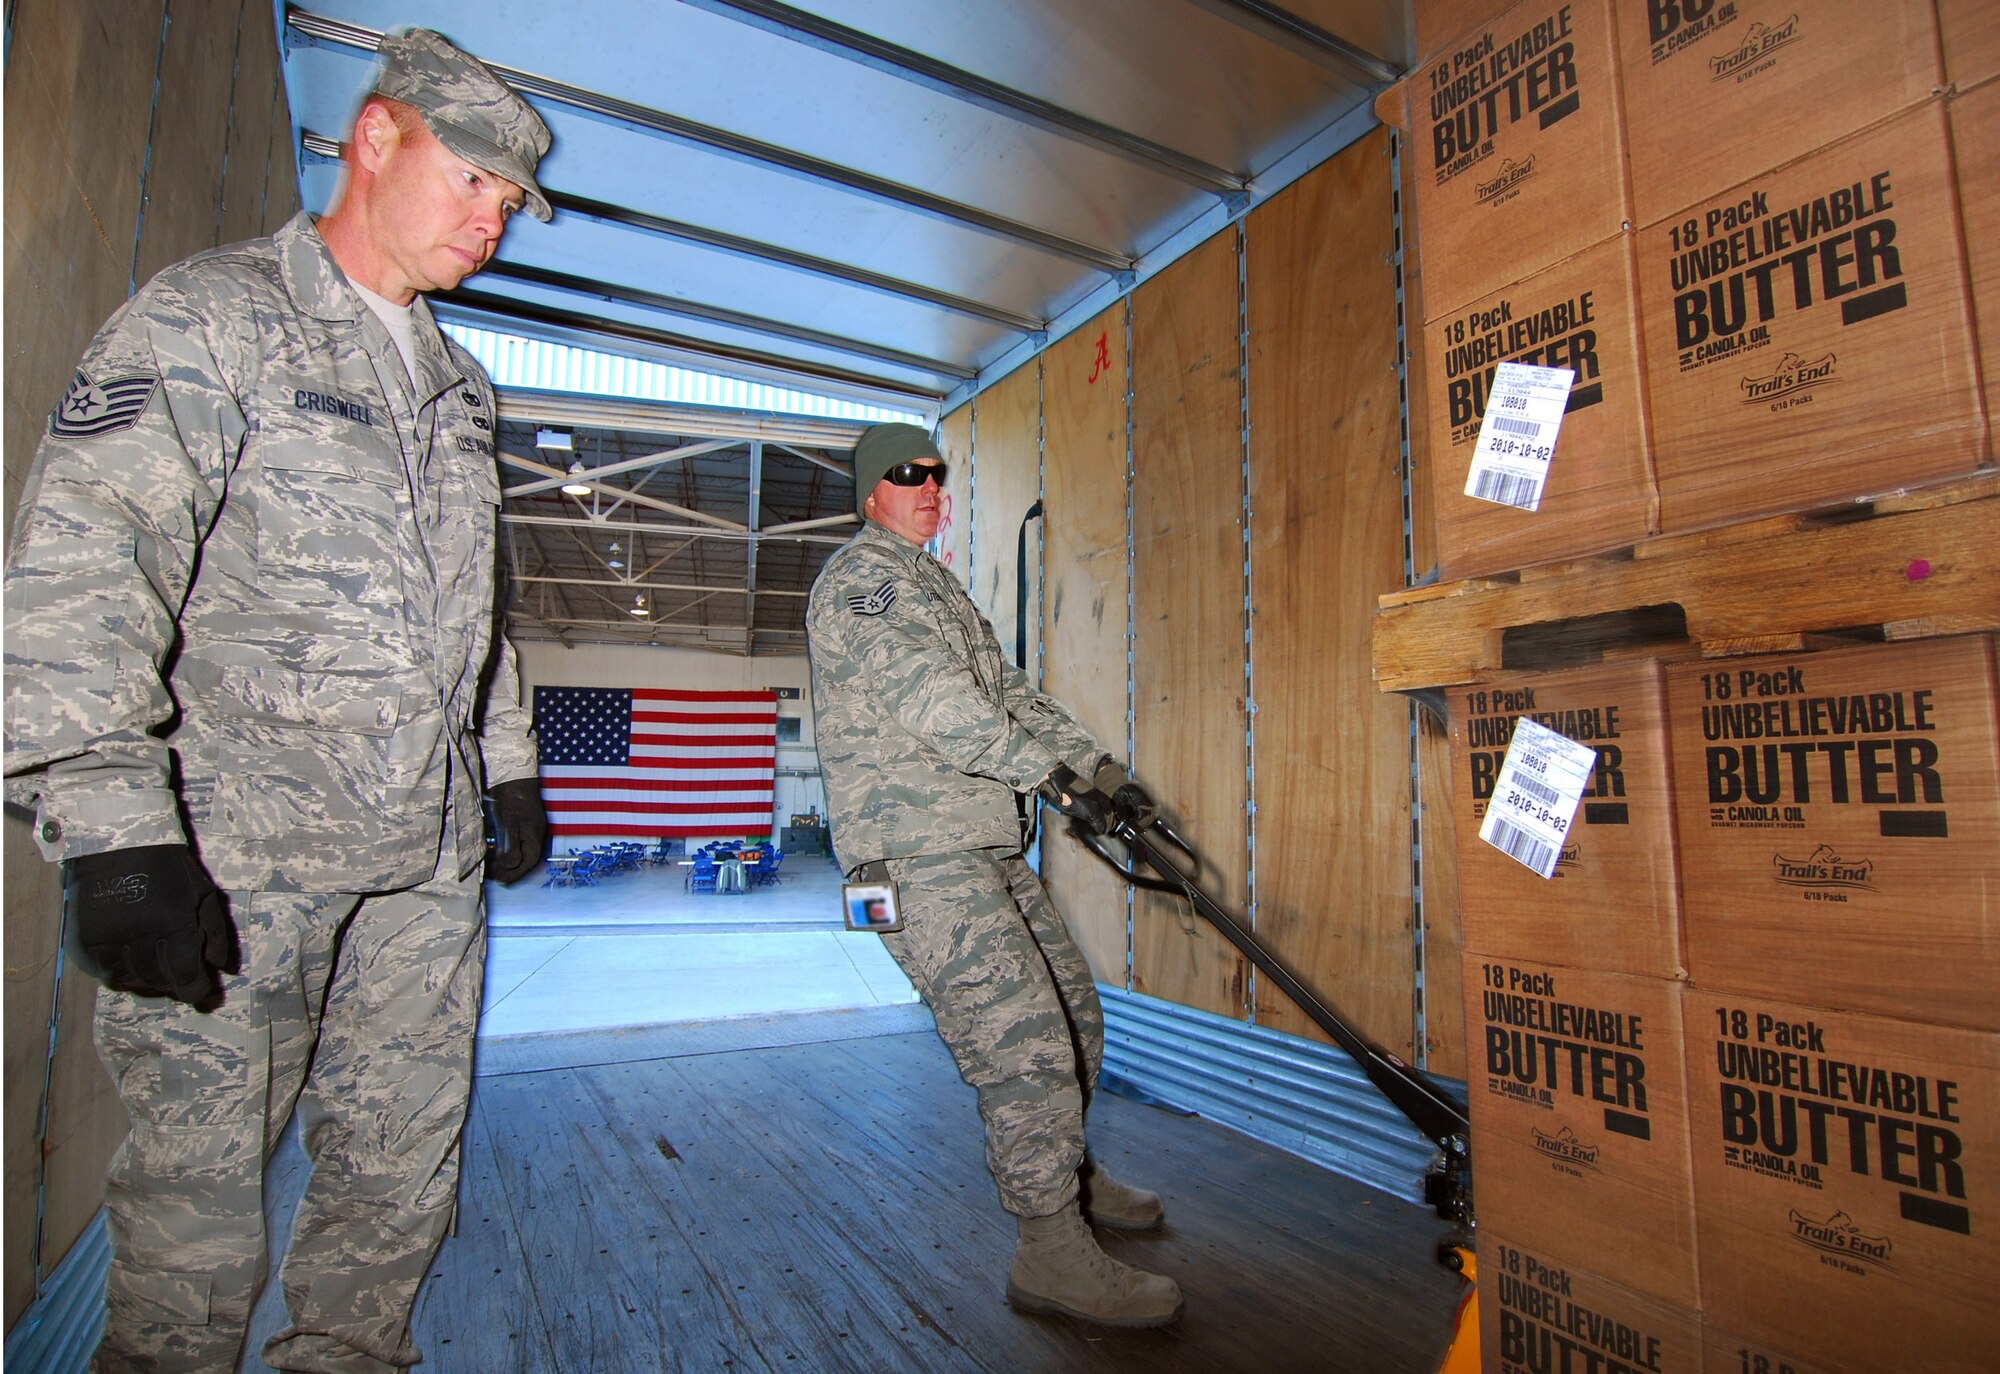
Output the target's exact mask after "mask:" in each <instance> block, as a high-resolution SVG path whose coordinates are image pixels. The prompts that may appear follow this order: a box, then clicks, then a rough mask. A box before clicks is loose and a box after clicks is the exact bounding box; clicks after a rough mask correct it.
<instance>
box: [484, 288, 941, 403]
mask: <svg viewBox="0 0 2000 1374" xmlns="http://www.w3.org/2000/svg"><path fill="white" fill-rule="evenodd" d="M485 273H486V275H487V276H488V277H497V278H500V279H501V280H504V281H517V282H525V283H527V284H528V285H531V286H545V287H548V288H549V289H550V290H552V291H563V292H567V293H569V294H571V295H578V296H588V297H591V298H593V299H595V300H603V301H616V302H620V303H622V304H625V305H636V306H640V307H642V308H644V309H647V310H657V311H659V312H660V313H661V314H663V315H678V316H681V317H683V318H686V319H691V320H701V321H703V322H704V323H707V324H718V325H721V326H722V327H724V328H725V329H741V330H744V331H745V332H747V333H751V334H762V335H764V336H766V337H767V338H773V339H789V340H791V341H792V342H793V343H802V344H805V345H807V346H808V347H811V348H823V349H826V350H827V351H828V352H830V353H846V354H850V355H852V356H854V357H857V358H870V359H873V360H874V361H876V362H878V363H888V364H890V365H891V366H893V367H906V368H908V369H910V370H911V371H912V372H929V373H934V374H936V375H938V376H940V377H956V378H958V379H959V380H961V381H966V380H970V379H971V378H972V377H974V376H976V375H977V371H976V369H974V368H970V367H967V366H965V365H964V364H963V363H953V362H946V361H945V360H944V359H942V358H926V357H924V356H922V355H921V354H917V353H905V352H904V351H903V350H902V349H900V348H886V347H884V346H883V345H881V344H872V343H865V342H863V341H862V340H860V339H848V338H843V337H841V336H840V335H838V334H828V333H825V332H823V331H821V330H818V329H807V328H805V327H804V326H802V325H796V324H786V323H784V322H783V321H781V320H771V319H765V318H764V317H763V316H761V315H746V314H744V313H743V312H742V311H739V310H730V309H726V308H725V307H723V306H719V305H703V304H702V303H700V302H699V301H688V300H682V299H681V298H680V297H678V296H665V295H661V294H660V293H659V292H657V291H648V290H646V289H644V288H643V287H638V286H619V285H617V284H615V283H613V282H604V281H597V280H595V279H593V278H590V277H578V276H572V275H571V274H569V273H567V272H551V271H549V270H548V269H547V268H545V267H528V266H525V265H523V264H521V263H514V262H505V261H502V260H499V259H495V260H494V261H492V262H490V263H488V264H487V265H486V269H485Z"/></svg>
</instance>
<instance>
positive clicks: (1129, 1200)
mask: <svg viewBox="0 0 2000 1374" xmlns="http://www.w3.org/2000/svg"><path fill="white" fill-rule="evenodd" d="M1077 1180H1078V1181H1079V1182H1080V1183H1081V1184H1082V1186H1083V1195H1082V1197H1081V1199H1080V1200H1081V1202H1082V1203H1083V1214H1084V1215H1085V1216H1087V1217H1089V1218H1090V1220H1091V1223H1092V1224H1093V1225H1096V1226H1110V1227H1113V1228H1114V1229H1116V1230H1120V1231H1151V1230H1153V1229H1154V1228H1155V1227H1157V1226H1159V1225H1160V1223H1161V1222H1163V1221H1165V1220H1166V1219H1167V1213H1166V1209H1165V1208H1164V1207H1162V1206H1160V1195H1159V1194H1158V1193H1154V1192H1149V1191H1147V1190H1146V1189H1144V1188H1134V1187H1133V1186H1132V1185H1131V1184H1129V1183H1121V1182H1119V1181H1118V1180H1117V1179H1115V1178H1113V1177H1112V1176H1111V1175H1110V1174H1109V1173H1107V1172H1106V1171H1105V1168H1104V1166H1103V1165H1102V1164H1099V1163H1098V1162H1097V1161H1096V1160H1094V1159H1088V1158H1086V1159H1085V1160H1084V1164H1083V1168H1082V1170H1080V1171H1079V1172H1078V1174H1077Z"/></svg>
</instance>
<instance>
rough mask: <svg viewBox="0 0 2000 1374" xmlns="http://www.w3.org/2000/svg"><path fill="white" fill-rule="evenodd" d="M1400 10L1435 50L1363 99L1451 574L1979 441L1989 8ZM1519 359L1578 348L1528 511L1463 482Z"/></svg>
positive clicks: (1872, 485) (1997, 133) (1775, 501)
mask: <svg viewBox="0 0 2000 1374" xmlns="http://www.w3.org/2000/svg"><path fill="white" fill-rule="evenodd" d="M1416 13H1417V34H1418V40H1419V47H1420V50H1421V51H1423V52H1424V53H1425V54H1426V55H1425V58H1424V60H1423V62H1422V63H1420V65H1419V66H1418V68H1417V69H1416V70H1415V71H1414V72H1413V73H1412V75H1411V76H1410V77H1409V78H1407V79H1406V80H1405V81H1403V82H1402V83H1399V84H1398V85H1397V86H1395V87H1392V88H1391V89H1390V90H1389V91H1388V92H1386V93H1385V94H1384V95H1383V96H1382V97H1381V98H1380V99H1379V100H1378V102H1377V110H1378V112H1379V113H1380V114H1381V115H1382V117H1383V118H1384V120H1385V121H1387V122H1391V123H1394V124H1396V125H1398V126H1399V127H1400V129H1401V131H1402V135H1403V136H1402V140H1401V145H1400V146H1401V152H1402V156H1403V157H1404V158H1405V159H1406V160H1409V161H1411V162H1413V163H1415V164H1416V165H1415V169H1414V172H1413V174H1412V176H1411V178H1410V179H1411V182H1412V184H1413V194H1412V196H1411V197H1410V203H1409V205H1408V206H1407V207H1406V208H1407V212H1408V215H1409V217H1410V218H1411V219H1413V220H1414V225H1413V226H1412V231H1411V233H1410V234H1409V238H1410V240H1411V241H1412V242H1414V243H1416V244H1418V245H1419V249H1420V252H1421V262H1419V263H1417V264H1416V265H1415V268H1414V271H1412V272H1411V273H1410V279H1411V280H1412V281H1415V282H1417V283H1419V284H1420V287H1421V300H1420V301H1419V302H1418V305H1417V309H1416V310H1415V311H1414V312H1413V313H1414V315H1415V316H1416V317H1417V318H1419V319H1421V320H1422V322H1423V328H1422V337H1421V345H1420V347H1418V348H1414V349H1413V350H1412V353H1413V359H1414V360H1417V361H1420V363H1421V366H1422V368H1423V370H1424V374H1425V375H1424V376H1422V377H1421V378H1419V377H1414V376H1413V378H1412V382H1411V388H1410V390H1411V398H1412V405H1413V407H1415V406H1418V405H1421V406H1422V407H1423V411H1424V415H1423V419H1422V422H1421V423H1419V424H1417V425H1415V426H1413V432H1414V433H1416V434H1417V435H1419V436H1421V438H1422V440H1423V447H1424V449H1425V451H1424V452H1421V453H1418V454H1415V455H1413V456H1414V457H1415V459H1416V461H1417V464H1418V467H1419V470H1420V471H1422V472H1424V473H1425V474H1426V477H1427V480H1428V481H1429V483H1430V486H1431V494H1432V500H1433V502H1434V504H1435V506H1436V508H1437V510H1438V521H1439V547H1440V555H1439V572H1440V575H1441V576H1443V577H1445V578H1446V579H1457V578H1466V577H1476V576H1486V575H1491V574H1495V573H1500V572H1506V571H1511V570H1513V569H1516V568H1520V567H1522V566H1525V565H1527V564H1530V563H1534V562H1543V561H1549V560H1552V559H1560V558H1568V557H1573V556H1577V555H1580V554H1588V553H1593V552H1601V551H1604V550H1609V549H1615V548H1619V547H1622V546H1626V545H1630V544H1633V543H1636V542H1638V541H1640V540H1643V539H1644V538H1645V537H1646V536H1647V535H1649V534H1656V533H1668V532H1678V531H1685V530H1692V529H1698V528H1704V527H1709V526H1714V525H1719V524H1726V523H1732V522H1735V521H1740V520H1745V519H1750V518H1754V517H1756V516H1761V515H1767V514H1773V513H1778V512H1782V511H1788V510H1796V509H1803V508H1808V507H1813V506H1820V505H1826V504H1829V503H1839V502H1846V501H1853V500H1865V499H1867V498H1870V497H1875V496H1881V495H1884V494H1886V493H1889V492H1893V491H1897V490H1901V489H1904V488H1907V487H1910V486H1914V485H1918V484H1922V483H1928V482H1933V481H1939V480H1944V479H1947V478H1950V477H1954V476H1958V475H1962V474H1966V473H1969V472H1972V471H1975V470H1977V469H1978V468H1979V467H1981V466H1982V465H1985V464H1988V463H1990V462H1991V461H1992V455H1993V445H1992V442H1991V439H1990V436H1989V433H1988V418H1987V417H1988V414H1989V412H1990V411H1991V410H1992V409H1993V405H1992V404H1991V403H1990V402H1989V397H1990V396H1996V395H2000V289H1996V288H2000V261H1996V259H2000V237H1996V236H2000V214H1995V213H1992V212H1991V211H1992V210H1994V209H2000V207H1995V206H1992V205H1991V200H1992V198H1993V197H1994V195H1995V194H1996V193H1995V192H1994V191H1993V190H1992V189H1991V188H1992V187H1994V186H1995V185H2000V179H1996V178H1995V177H1993V176H1991V175H1978V174H1977V171H1976V170H1975V169H1976V168H1982V167H1985V166H1986V165H1988V164H1990V163H1991V162H1992V161H1993V160H1994V159H1995V158H1996V157H2000V152H1997V151H1996V149H2000V89H1995V90H1991V91H1981V90H1980V89H1979V88H1980V87H1981V86H1982V85H1983V84H1984V83H1986V82H1989V81H1991V80H1992V77H1993V76H1994V74H1995V73H1996V72H2000V18H1996V17H1995V13H1996V12H1995V10H1994V7H1992V6H1990V5H1981V4H1978V3H1975V0H1941V2H1940V4H1939V5H1937V6H1936V7H1933V6H1932V5H1930V4H1921V3H1920V4H1889V5H1884V4H1879V3H1875V2H1874V0H1826V3H1821V4H1815V5H1812V6H1801V5H1798V4H1796V3H1795V0H1630V3H1616V4H1603V3H1591V2H1590V0H1570V3H1535V2H1534V0H1523V3H1519V4H1515V5H1513V6H1512V7H1510V8H1507V9H1505V10H1501V11H1498V12H1495V10H1494V8H1493V6H1491V5H1490V4H1489V5H1479V4H1472V3H1466V0H1459V2H1458V3H1447V4H1440V5H1429V4H1424V3H1419V4H1418V6H1417V11H1416ZM1459 22H1462V23H1464V24H1465V25H1466V27H1465V28H1463V29H1462V30H1460V31H1459V32H1458V33H1457V35H1456V36H1455V37H1448V36H1446V28H1445V26H1447V25H1449V24H1452V23H1459ZM1948 81H1949V82H1950V83H1953V84H1947V82H1948ZM1954 148H1956V156H1955V155H1954ZM1961 199H1962V200H1963V202H1964V204H1963V207H1961ZM1614 245H1617V246H1615V247H1614ZM1968 257H1969V258H1970V261H1971V268H1972V280H1971V282H1970V286H1969V288H1968V281H1967V263H1968ZM1976 310H1977V311H1978V313H1979V325H1980V331H1979V335H1978V336H1975V311H1976ZM1985 338H1990V339H1992V343H1991V344H1990V345H1989V347H1990V348H1991V349H1992V351H1993V352H1994V354H1995V356H1994V358H1993V359H1991V360H1986V361H1984V365H1983V368H1982V359H1981V357H1980V351H1979V343H1980V340H1981V339H1985ZM1505 361H1518V362H1532V363H1536V364H1539V365H1542V366H1556V367H1570V368H1572V369H1573V370H1574V371H1575V372H1576V374H1577V377H1576V388H1577V392H1576V394H1575V395H1574V396H1573V399H1572V402H1571V410H1570V413H1569V415H1568V417H1567V418H1566V420H1565V423H1564V425H1563V429H1562V432H1561V436H1560V439H1559V440H1558V443H1557V446H1556V454H1555V459H1554V465H1553V467H1552V469H1551V472H1550V476H1549V481H1548V485H1547V488H1546V490H1545V492H1544V493H1543V497H1542V501H1541V504H1540V507H1539V509H1538V510H1535V511H1532V512H1530V511H1523V510H1517V509H1514V508H1512V507H1509V506H1504V505H1500V504H1496V503H1492V502H1486V501H1481V500H1479V499H1477V498H1475V497H1471V496H1467V495H1465V486H1466V479H1467V474H1468V471H1469V468H1470V463H1471V458H1472V451H1473V440H1474V438H1475V437H1476V435H1477V432H1478V426H1479V421H1480V419H1481V418H1482V417H1483V413H1484V409H1483V401H1484V396H1485V393H1486V390H1487V388H1488V387H1489V386H1490V384H1491V379H1492V370H1493V368H1494V367H1496V366H1497V364H1498V363H1500V362H1505ZM1982 370H1983V373H1984V377H1985V388H1984V391H1982V385H1981V374H1982Z"/></svg>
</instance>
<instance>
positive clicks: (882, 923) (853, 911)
mask: <svg viewBox="0 0 2000 1374" xmlns="http://www.w3.org/2000/svg"><path fill="white" fill-rule="evenodd" d="M840 910H841V914H842V915H843V916H845V917H846V918H847V928H848V929H849V930H872V931H876V932H881V931H888V930H901V929H902V928H903V908H902V906H901V905H900V904H899V903H898V902H897V900H896V885H895V884H894V883H892V882H887V881H884V882H879V883H842V884H841V885H840Z"/></svg>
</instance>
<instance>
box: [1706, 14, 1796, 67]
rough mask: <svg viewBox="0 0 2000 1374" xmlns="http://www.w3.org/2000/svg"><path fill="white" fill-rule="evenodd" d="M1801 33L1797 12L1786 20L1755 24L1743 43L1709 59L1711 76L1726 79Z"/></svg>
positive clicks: (1744, 37) (1745, 35)
mask: <svg viewBox="0 0 2000 1374" xmlns="http://www.w3.org/2000/svg"><path fill="white" fill-rule="evenodd" d="M1798 36H1799V17H1798V16H1797V15H1796V14H1795V15H1793V16H1792V17H1791V18H1790V19H1787V20H1786V21H1785V22H1784V23H1782V24H1763V23H1758V24H1752V25H1751V26H1750V29H1749V31H1748V32H1747V33H1745V34H1744V35H1743V45H1742V46H1741V47H1739V48H1737V49H1736V50H1735V51H1734V52H1726V53H1720V54H1718V55H1717V56H1714V57H1711V58H1709V59H1708V69H1709V71H1710V72H1712V73H1714V75H1713V76H1711V77H1710V78H1709V79H1710V80H1712V81H1726V80H1728V79H1729V78H1730V77H1732V76H1737V75H1739V74H1741V73H1743V71H1744V69H1745V68H1747V67H1749V66H1751V65H1752V64H1753V63H1755V62H1756V61H1757V59H1758V58H1760V57H1768V56H1770V55H1771V54H1772V53H1774V52H1776V51H1777V50H1778V49H1779V48H1782V47H1784V46H1785V44H1787V43H1789V42H1791V41H1792V40H1793V39H1794V38H1797V37H1798Z"/></svg>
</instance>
